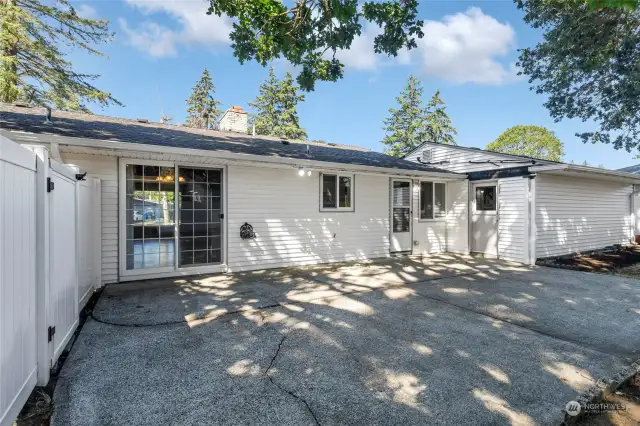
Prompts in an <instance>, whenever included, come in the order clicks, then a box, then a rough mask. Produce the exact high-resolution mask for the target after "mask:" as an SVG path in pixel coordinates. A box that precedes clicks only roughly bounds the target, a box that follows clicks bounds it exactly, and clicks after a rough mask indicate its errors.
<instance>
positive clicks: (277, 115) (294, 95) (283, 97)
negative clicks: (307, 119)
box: [249, 68, 307, 139]
mask: <svg viewBox="0 0 640 426" xmlns="http://www.w3.org/2000/svg"><path fill="white" fill-rule="evenodd" d="M298 91H299V87H298V86H297V85H296V84H295V83H294V81H293V76H292V75H291V73H287V74H286V75H285V77H284V80H282V81H281V80H279V79H278V78H277V77H276V74H275V72H274V71H273V68H269V77H268V78H267V80H265V81H264V82H263V83H262V84H261V85H260V92H259V94H258V96H257V97H256V99H255V100H254V101H253V102H250V103H249V105H250V106H251V107H253V108H255V109H256V110H257V112H256V113H255V114H253V115H252V117H251V124H253V125H254V126H255V129H256V134H259V135H268V136H278V137H283V138H287V139H306V137H307V132H306V131H305V130H304V129H303V128H301V127H300V118H299V117H298V111H297V105H298V102H302V101H304V95H303V94H299V93H298Z"/></svg>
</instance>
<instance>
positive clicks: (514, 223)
mask: <svg viewBox="0 0 640 426" xmlns="http://www.w3.org/2000/svg"><path fill="white" fill-rule="evenodd" d="M498 191H499V192H498V215H499V216H498V217H499V220H498V257H499V258H500V259H506V260H512V261H515V262H527V261H528V258H527V257H528V249H527V247H528V240H529V238H528V227H529V222H528V220H529V218H528V216H529V215H528V209H529V200H528V192H529V189H528V179H525V178H522V177H516V178H509V179H500V180H499V181H498Z"/></svg>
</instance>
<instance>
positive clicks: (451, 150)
mask: <svg viewBox="0 0 640 426" xmlns="http://www.w3.org/2000/svg"><path fill="white" fill-rule="evenodd" d="M426 149H427V150H431V163H432V165H433V166H434V167H438V168H441V169H445V170H449V171H452V172H457V173H464V172H476V171H481V170H495V169H503V168H507V167H517V166H522V165H526V164H525V163H524V162H523V163H517V162H516V163H514V162H509V163H502V164H500V163H497V164H491V163H477V164H474V163H469V161H488V160H518V157H513V156H510V155H506V154H502V155H501V154H494V153H488V152H486V151H481V150H478V151H477V152H476V151H475V150H473V149H460V148H455V147H450V146H447V145H431V144H427V145H425V146H424V148H423V149H420V150H418V151H416V152H414V153H412V154H411V155H408V156H407V157H406V158H405V160H409V161H413V162H416V163H417V162H418V160H417V159H418V158H422V151H423V150H426ZM441 161H444V162H445V163H442V164H437V163H440V162H441ZM522 161H526V159H523V160H522ZM536 161H537V162H538V164H550V163H547V162H545V161H541V160H536Z"/></svg>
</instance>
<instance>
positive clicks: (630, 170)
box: [618, 164, 640, 175]
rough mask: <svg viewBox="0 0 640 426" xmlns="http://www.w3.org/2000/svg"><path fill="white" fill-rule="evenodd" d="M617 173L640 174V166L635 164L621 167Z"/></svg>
mask: <svg viewBox="0 0 640 426" xmlns="http://www.w3.org/2000/svg"><path fill="white" fill-rule="evenodd" d="M618 171H619V172H625V173H633V174H636V175H639V174H640V164H636V165H635V166H629V167H623V168H621V169H618Z"/></svg>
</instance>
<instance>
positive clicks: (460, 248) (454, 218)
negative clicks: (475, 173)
mask: <svg viewBox="0 0 640 426" xmlns="http://www.w3.org/2000/svg"><path fill="white" fill-rule="evenodd" d="M446 201H447V222H446V225H447V232H446V235H447V251H450V252H454V253H469V182H468V181H466V180H464V181H451V182H448V183H447V200H446Z"/></svg>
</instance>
